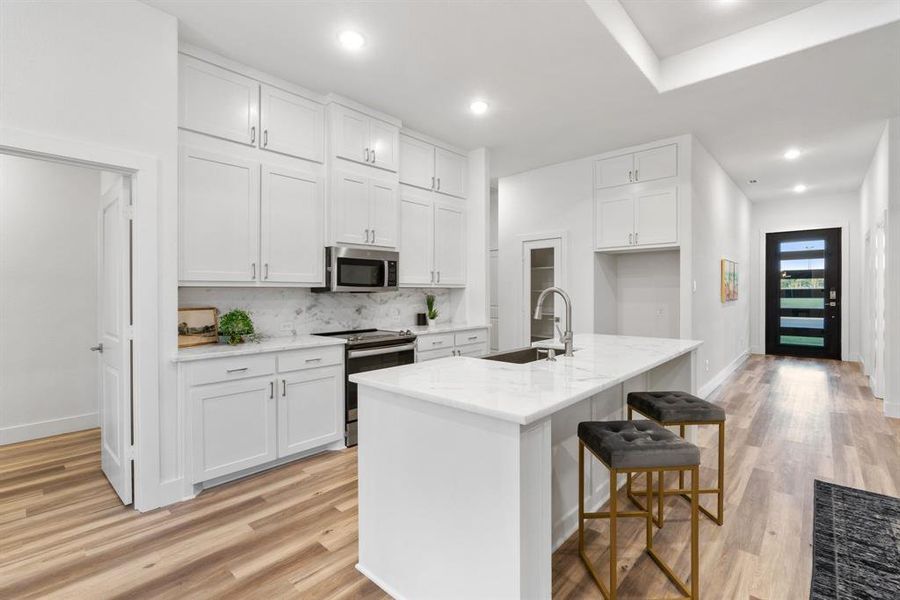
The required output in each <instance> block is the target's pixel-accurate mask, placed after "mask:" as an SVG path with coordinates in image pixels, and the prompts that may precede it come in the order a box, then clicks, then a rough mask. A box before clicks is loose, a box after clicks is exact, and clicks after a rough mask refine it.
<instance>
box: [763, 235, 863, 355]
mask: <svg viewBox="0 0 900 600" xmlns="http://www.w3.org/2000/svg"><path fill="white" fill-rule="evenodd" d="M808 229H840V230H841V296H842V297H841V360H854V359H853V357H851V356H850V315H851V314H852V312H851V310H850V309H851V308H852V306H851V304H852V303H851V301H850V296H851V294H850V270H851V269H853V268H855V267H856V265H853V264H851V262H850V223H849V222H847V221H837V222H836V221H826V222H824V223H808V224H798V225H797V226H790V227H788V226H784V227H771V228H768V229H760V230H759V263H758V264H759V271H758V277H759V279H758V280H757V281H759V286H758V287H759V290H758V291H757V299H758V301H759V319H758V321H757V323H756V331H757V336H758V337H757V340H759V345H760V354H765V353H766V234H769V233H783V232H785V231H806V230H808Z"/></svg>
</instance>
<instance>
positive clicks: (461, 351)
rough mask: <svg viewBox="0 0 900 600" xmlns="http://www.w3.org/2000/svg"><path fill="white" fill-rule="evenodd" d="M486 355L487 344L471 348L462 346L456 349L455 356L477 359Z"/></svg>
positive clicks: (475, 345)
mask: <svg viewBox="0 0 900 600" xmlns="http://www.w3.org/2000/svg"><path fill="white" fill-rule="evenodd" d="M487 353H488V347H487V344H474V345H471V346H462V347H461V348H458V349H457V356H471V357H473V358H478V357H481V356H484V355H485V354H487Z"/></svg>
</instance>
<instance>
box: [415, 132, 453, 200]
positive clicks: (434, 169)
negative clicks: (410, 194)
mask: <svg viewBox="0 0 900 600" xmlns="http://www.w3.org/2000/svg"><path fill="white" fill-rule="evenodd" d="M467 163H468V161H467V159H466V157H465V156H463V155H461V154H457V153H456V152H451V151H450V150H446V149H444V148H440V147H438V146H434V145H432V144H429V143H428V142H423V141H421V140H419V139H416V138H414V137H410V136H408V135H401V136H400V183H405V184H407V185H413V186H416V187H418V188H422V189H426V190H432V191H435V192H440V193H441V194H446V195H448V196H455V197H457V198H465V197H466V185H467V177H466V176H467V173H468V164H467Z"/></svg>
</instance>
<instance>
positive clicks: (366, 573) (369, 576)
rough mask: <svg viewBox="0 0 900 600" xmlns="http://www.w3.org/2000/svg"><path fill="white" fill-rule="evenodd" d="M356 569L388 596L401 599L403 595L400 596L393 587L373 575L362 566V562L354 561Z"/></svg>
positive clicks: (397, 599)
mask: <svg viewBox="0 0 900 600" xmlns="http://www.w3.org/2000/svg"><path fill="white" fill-rule="evenodd" d="M356 570H357V571H359V572H360V573H362V574H363V576H365V578H366V579H368V580H369V581H371V582H372V583H374V584H375V585H377V586H378V587H380V588H381V590H382V591H383V592H385V593H386V594H387V595H388V596H390V597H391V598H394V600H403V596H401V595H400V594H399V593H398V592H397V590H395V589H393V588H392V587H391V586H389V585H388V584H387V583H385V582H384V581H383V580H382V579H381V578H380V577H378V576H377V575H374V574H373V573H372V572H371V571H370V570H369V569H367V568H366V567H365V566H363V565H362V563H356Z"/></svg>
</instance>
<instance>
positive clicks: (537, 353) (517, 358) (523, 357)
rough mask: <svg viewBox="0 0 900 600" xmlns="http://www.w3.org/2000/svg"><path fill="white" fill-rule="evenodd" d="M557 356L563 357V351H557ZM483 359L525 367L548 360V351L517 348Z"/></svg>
mask: <svg viewBox="0 0 900 600" xmlns="http://www.w3.org/2000/svg"><path fill="white" fill-rule="evenodd" d="M557 354H558V355H562V350H557ZM481 358H482V359H484V360H496V361H498V362H505V363H513V364H517V365H524V364H526V363H530V362H535V361H537V360H545V359H546V358H547V349H546V348H533V347H531V346H526V347H525V348H516V349H515V350H503V351H502V352H493V353H491V354H486V355H484V356H482V357H481Z"/></svg>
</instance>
